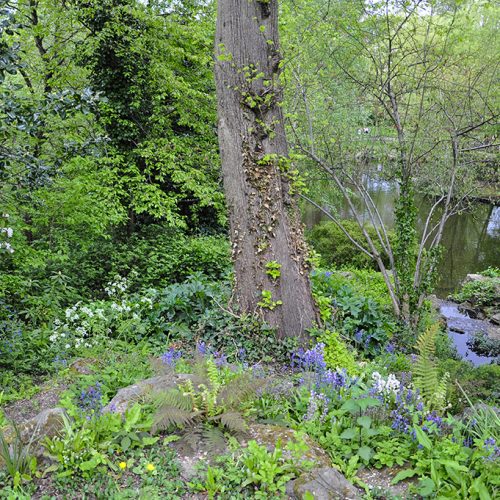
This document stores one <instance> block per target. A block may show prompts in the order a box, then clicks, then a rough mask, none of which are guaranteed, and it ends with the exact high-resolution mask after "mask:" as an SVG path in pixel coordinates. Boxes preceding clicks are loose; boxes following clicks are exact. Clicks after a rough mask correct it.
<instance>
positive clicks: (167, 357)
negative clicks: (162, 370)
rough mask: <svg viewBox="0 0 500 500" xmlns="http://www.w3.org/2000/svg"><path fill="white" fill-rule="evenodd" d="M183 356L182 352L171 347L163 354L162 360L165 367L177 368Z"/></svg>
mask: <svg viewBox="0 0 500 500" xmlns="http://www.w3.org/2000/svg"><path fill="white" fill-rule="evenodd" d="M181 356H182V352H181V351H176V350H175V349H174V348H173V347H171V348H170V349H169V350H168V351H167V352H166V353H164V354H162V356H161V360H162V362H163V363H164V364H165V365H168V366H175V364H176V362H177V360H178V359H180V357H181Z"/></svg>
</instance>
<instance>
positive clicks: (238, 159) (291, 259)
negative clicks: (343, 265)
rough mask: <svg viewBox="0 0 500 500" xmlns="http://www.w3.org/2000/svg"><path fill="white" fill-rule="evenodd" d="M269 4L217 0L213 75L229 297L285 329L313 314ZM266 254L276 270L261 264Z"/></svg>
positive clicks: (298, 328)
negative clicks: (231, 278)
mask: <svg viewBox="0 0 500 500" xmlns="http://www.w3.org/2000/svg"><path fill="white" fill-rule="evenodd" d="M277 11H278V9H277V2H276V0H262V1H257V0H219V2H218V15H217V32H216V68H215V76H216V87H217V97H218V114H219V126H218V134H219V145H220V153H221V161H222V172H223V177H224V190H225V193H226V198H227V204H228V208H229V219H230V230H231V241H232V246H233V247H232V250H233V261H234V266H235V277H236V297H237V299H238V302H239V304H240V307H241V308H242V310H243V311H245V312H254V311H260V312H261V314H262V315H263V317H264V319H265V320H266V321H268V322H269V323H270V324H271V325H272V326H274V327H276V328H277V331H278V335H279V336H280V337H285V336H302V335H304V330H305V329H306V328H308V327H310V326H311V325H312V324H313V323H314V321H315V320H316V319H317V316H316V309H315V305H314V301H313V298H312V295H311V289H310V283H309V277H308V267H307V263H306V261H305V257H306V253H307V248H306V246H305V243H304V238H303V230H302V224H301V221H300V216H299V212H298V208H297V203H296V196H295V195H293V194H292V191H291V187H293V186H291V185H292V182H291V176H290V172H289V171H288V169H289V161H288V146H287V142H286V137H285V129H284V124H283V114H282V110H281V106H280V102H281V91H280V86H279V82H278V74H279V65H280V53H279V38H278V14H277ZM270 262H277V263H278V264H279V265H280V266H281V268H280V269H279V272H280V276H278V277H276V278H273V277H271V276H270V275H269V274H268V272H266V271H269V269H266V265H268V264H269V263H270ZM271 265H272V264H271ZM263 291H267V292H271V298H270V299H269V300H267V305H265V303H266V299H264V300H263V297H262V292H263ZM280 301H281V302H282V303H281V304H280V303H279V302H280ZM259 302H260V303H261V305H260V306H259ZM263 303H264V305H262V304H263Z"/></svg>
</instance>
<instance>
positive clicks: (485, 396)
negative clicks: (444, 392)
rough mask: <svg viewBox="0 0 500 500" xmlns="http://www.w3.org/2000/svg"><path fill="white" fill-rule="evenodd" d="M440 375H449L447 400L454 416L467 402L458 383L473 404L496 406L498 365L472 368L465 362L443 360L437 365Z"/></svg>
mask: <svg viewBox="0 0 500 500" xmlns="http://www.w3.org/2000/svg"><path fill="white" fill-rule="evenodd" d="M439 368H440V371H441V373H443V372H449V373H450V380H451V382H452V383H451V384H450V391H449V396H448V399H449V401H450V404H451V405H452V409H451V411H452V412H453V413H454V414H458V413H461V412H462V411H463V410H464V408H465V407H466V406H467V400H466V398H465V397H464V395H463V393H462V391H461V390H460V389H459V388H458V386H457V384H456V382H459V383H460V386H461V387H462V388H463V390H464V391H465V393H467V394H468V395H469V397H470V398H472V401H473V402H479V401H482V402H485V403H489V404H493V405H494V404H497V402H498V400H499V399H500V391H499V389H498V387H497V385H498V384H497V381H498V378H499V377H500V365H497V364H491V365H481V366H476V367H475V366H473V365H471V363H468V362H465V361H455V360H445V361H441V362H440V363H439Z"/></svg>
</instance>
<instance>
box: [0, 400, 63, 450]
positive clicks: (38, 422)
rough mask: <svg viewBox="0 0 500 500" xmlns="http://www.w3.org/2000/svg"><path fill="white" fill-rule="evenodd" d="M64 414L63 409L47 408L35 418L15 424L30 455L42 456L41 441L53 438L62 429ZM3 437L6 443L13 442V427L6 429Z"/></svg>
mask: <svg viewBox="0 0 500 500" xmlns="http://www.w3.org/2000/svg"><path fill="white" fill-rule="evenodd" d="M65 415H66V412H65V411H64V409H63V408H49V409H47V410H43V411H42V412H40V413H39V414H38V415H37V416H36V417H33V418H30V419H29V420H26V421H25V422H22V423H21V424H17V430H18V432H19V436H20V438H21V441H22V442H23V444H25V445H27V446H28V445H29V446H30V453H31V454H32V455H35V456H37V457H41V456H42V455H43V448H42V446H41V443H42V441H43V440H44V439H45V438H46V437H54V436H56V435H57V434H59V433H60V432H61V431H62V430H63V428H64V417H65ZM4 435H5V437H6V440H7V442H10V443H11V442H13V440H14V439H16V438H17V433H16V431H15V430H14V428H13V427H8V428H7V429H6V430H5V432H4Z"/></svg>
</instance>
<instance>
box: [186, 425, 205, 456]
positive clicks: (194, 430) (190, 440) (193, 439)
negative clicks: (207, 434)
mask: <svg viewBox="0 0 500 500" xmlns="http://www.w3.org/2000/svg"><path fill="white" fill-rule="evenodd" d="M203 434H204V428H203V426H202V425H201V424H198V425H195V426H193V427H190V428H188V429H187V430H186V432H185V434H184V436H182V441H183V442H185V443H186V444H187V445H188V446H189V447H190V448H191V449H192V450H195V451H196V450H198V449H199V448H200V443H201V442H202V441H203V440H204V437H203Z"/></svg>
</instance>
